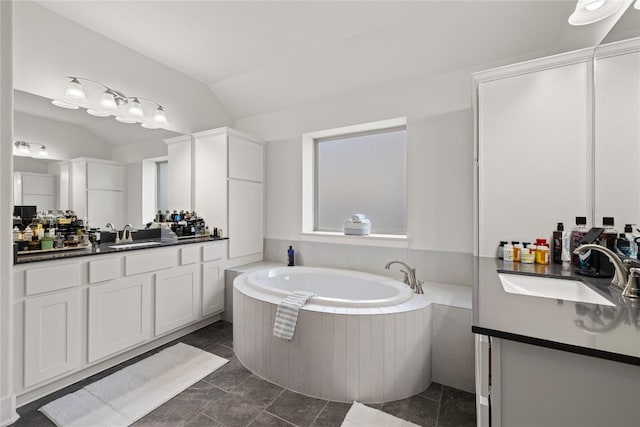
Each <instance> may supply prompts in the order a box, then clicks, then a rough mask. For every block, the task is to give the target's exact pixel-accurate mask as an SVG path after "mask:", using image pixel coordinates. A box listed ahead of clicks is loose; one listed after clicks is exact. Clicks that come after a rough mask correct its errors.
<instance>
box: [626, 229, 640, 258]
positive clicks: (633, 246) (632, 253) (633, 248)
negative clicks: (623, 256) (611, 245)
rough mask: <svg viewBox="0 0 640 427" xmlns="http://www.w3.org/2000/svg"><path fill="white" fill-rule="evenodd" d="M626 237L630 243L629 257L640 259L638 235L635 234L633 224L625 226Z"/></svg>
mask: <svg viewBox="0 0 640 427" xmlns="http://www.w3.org/2000/svg"><path fill="white" fill-rule="evenodd" d="M624 235H625V237H626V238H627V240H628V241H629V257H630V258H633V259H637V258H638V244H637V243H636V237H637V236H636V235H635V234H634V233H633V224H625V225H624Z"/></svg>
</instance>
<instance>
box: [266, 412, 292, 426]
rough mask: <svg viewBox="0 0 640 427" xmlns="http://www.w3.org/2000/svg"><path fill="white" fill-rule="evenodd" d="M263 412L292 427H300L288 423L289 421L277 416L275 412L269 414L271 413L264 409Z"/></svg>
mask: <svg viewBox="0 0 640 427" xmlns="http://www.w3.org/2000/svg"><path fill="white" fill-rule="evenodd" d="M262 412H266V413H267V414H269V415H272V416H274V417H276V418H277V419H279V420H282V421H284V422H285V423H287V424H290V425H292V426H295V427H298V424H294V423H292V422H291V421H287V420H285V419H284V418H282V417H279V416H277V415H276V414H274V413H273V412H269V411H267V410H266V409H263V410H262Z"/></svg>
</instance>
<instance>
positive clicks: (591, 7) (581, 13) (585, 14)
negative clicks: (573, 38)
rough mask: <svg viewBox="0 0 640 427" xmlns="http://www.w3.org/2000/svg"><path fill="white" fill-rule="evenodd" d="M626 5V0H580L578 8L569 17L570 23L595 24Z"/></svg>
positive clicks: (577, 24) (578, 24)
mask: <svg viewBox="0 0 640 427" xmlns="http://www.w3.org/2000/svg"><path fill="white" fill-rule="evenodd" d="M624 5H625V1H624V0H578V3H577V4H576V10H574V11H573V13H572V14H571V16H570V17H569V24H571V25H576V26H580V25H588V24H593V23H594V22H598V21H601V20H603V19H605V18H608V17H609V16H611V15H613V14H614V13H616V12H617V11H619V10H620V8H622V7H623V6H624Z"/></svg>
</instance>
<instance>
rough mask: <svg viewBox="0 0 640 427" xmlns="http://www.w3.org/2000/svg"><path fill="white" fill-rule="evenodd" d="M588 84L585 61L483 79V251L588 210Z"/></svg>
mask: <svg viewBox="0 0 640 427" xmlns="http://www.w3.org/2000/svg"><path fill="white" fill-rule="evenodd" d="M588 88H589V85H588V65H587V64H586V63H579V64H572V65H567V66H563V67H557V68H552V69H547V70H542V71H537V72H533V73H527V74H521V75H517V76H513V77H506V78H502V79H498V80H493V81H489V82H484V83H482V84H480V86H479V89H478V90H479V94H478V95H479V101H478V102H479V106H478V122H479V123H478V139H479V142H478V144H479V145H478V180H479V181H478V192H479V193H478V208H479V231H480V236H479V238H480V241H479V249H480V256H488V257H494V256H495V248H496V245H497V244H498V242H500V240H507V239H508V240H520V241H523V240H529V239H532V238H536V237H546V236H547V235H548V234H549V233H550V230H551V226H552V225H553V224H555V223H557V222H564V223H565V224H567V223H569V224H570V223H572V221H573V219H574V218H575V217H576V216H581V215H586V214H587V212H589V205H590V203H589V190H588V189H589V188H590V187H591V184H590V182H591V179H590V177H589V176H588V168H587V167H585V165H587V158H588V156H589V145H590V136H589V131H588V130H589V129H590V125H589V124H590V123H589V121H590V115H589V109H588V105H589V102H590V99H589V93H588Z"/></svg>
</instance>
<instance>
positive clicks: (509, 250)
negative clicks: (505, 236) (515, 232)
mask: <svg viewBox="0 0 640 427" xmlns="http://www.w3.org/2000/svg"><path fill="white" fill-rule="evenodd" d="M503 256H504V260H505V261H509V262H511V261H513V245H512V244H511V243H506V244H505V245H504V255H503Z"/></svg>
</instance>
